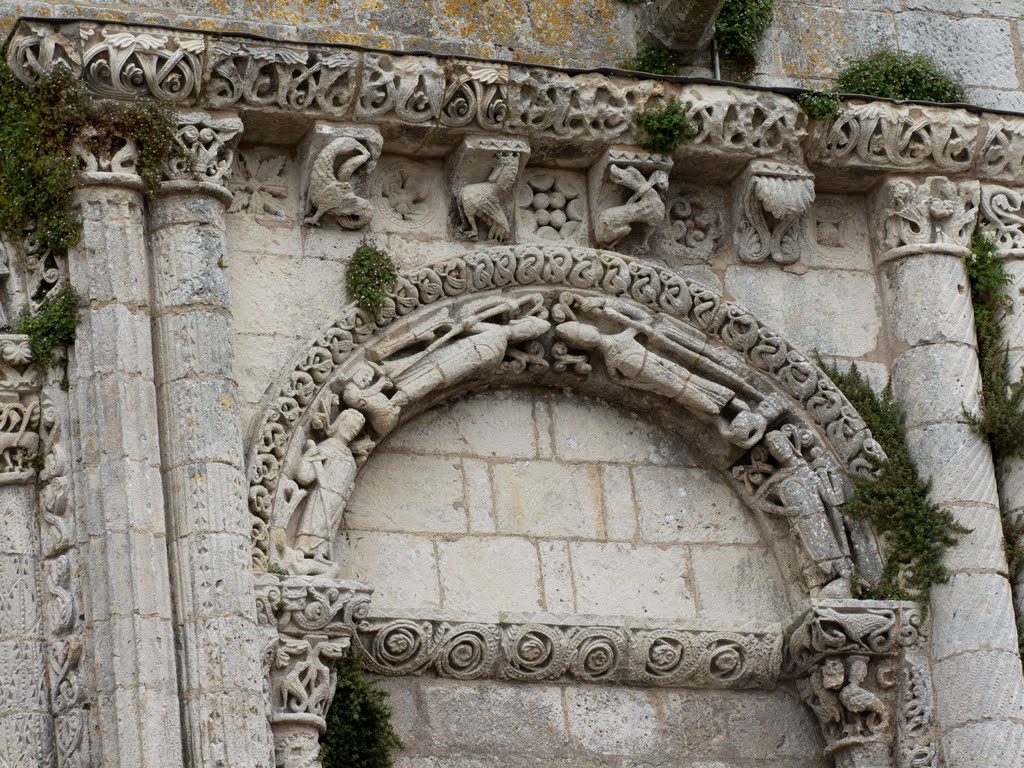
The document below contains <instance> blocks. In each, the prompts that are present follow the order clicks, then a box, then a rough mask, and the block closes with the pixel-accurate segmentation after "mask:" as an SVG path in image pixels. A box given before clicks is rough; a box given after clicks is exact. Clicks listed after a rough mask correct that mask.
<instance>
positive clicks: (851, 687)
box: [783, 600, 938, 768]
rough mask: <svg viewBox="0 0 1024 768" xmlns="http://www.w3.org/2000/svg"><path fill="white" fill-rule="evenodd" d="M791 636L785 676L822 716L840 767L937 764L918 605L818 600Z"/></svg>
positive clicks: (792, 627) (788, 633) (828, 747)
mask: <svg viewBox="0 0 1024 768" xmlns="http://www.w3.org/2000/svg"><path fill="white" fill-rule="evenodd" d="M785 634H786V644H785V651H784V661H783V673H784V674H785V675H786V676H788V677H790V678H792V679H794V680H795V681H796V685H797V689H798V691H799V692H800V695H801V697H802V698H803V699H804V701H805V703H806V704H807V705H808V706H809V707H810V708H811V710H812V711H813V712H814V714H815V715H816V716H817V718H818V722H819V724H820V726H821V730H822V735H823V736H824V737H825V753H826V754H828V755H832V756H833V758H834V760H835V764H836V766H840V767H842V768H895V767H896V766H899V768H910V766H931V767H933V768H934V766H937V765H938V747H937V744H936V743H935V741H934V735H935V734H934V733H933V725H934V718H933V716H932V712H931V673H930V669H929V666H928V661H927V655H926V653H925V652H924V648H923V646H924V643H925V640H926V635H925V627H924V624H923V621H922V616H921V612H920V609H919V608H918V607H917V606H916V605H914V604H912V603H900V602H890V601H868V600H813V601H811V605H810V607H809V609H808V610H807V611H805V612H804V613H803V614H802V615H800V616H798V617H797V618H796V619H795V620H794V621H793V622H792V623H791V624H790V626H789V627H788V628H787V630H786V632H785Z"/></svg>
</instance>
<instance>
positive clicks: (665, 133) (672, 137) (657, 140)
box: [633, 99, 699, 155]
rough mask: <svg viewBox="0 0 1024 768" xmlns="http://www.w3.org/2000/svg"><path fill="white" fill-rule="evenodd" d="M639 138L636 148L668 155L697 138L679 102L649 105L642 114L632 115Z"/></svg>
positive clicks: (695, 126) (696, 127)
mask: <svg viewBox="0 0 1024 768" xmlns="http://www.w3.org/2000/svg"><path fill="white" fill-rule="evenodd" d="M633 122H634V123H635V124H636V127H637V131H638V132H639V135H638V136H637V142H636V143H637V146H639V147H640V148H641V149H645V150H647V151H648V152H657V153H658V154H661V155H670V154H672V153H673V152H675V151H676V150H677V149H678V148H679V147H681V146H682V145H683V144H685V143H686V142H688V141H691V140H693V139H694V138H696V136H697V133H698V132H699V128H698V126H697V123H696V122H694V120H693V118H691V117H690V116H689V115H687V114H686V107H685V106H684V105H683V102H681V101H680V100H679V99H672V100H671V101H668V102H665V103H664V104H648V105H647V106H646V107H645V108H644V110H643V111H642V112H636V113H635V114H634V115H633Z"/></svg>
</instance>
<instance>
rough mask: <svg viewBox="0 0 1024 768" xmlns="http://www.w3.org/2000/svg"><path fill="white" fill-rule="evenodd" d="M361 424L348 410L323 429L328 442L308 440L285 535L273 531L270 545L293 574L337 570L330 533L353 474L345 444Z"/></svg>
mask: <svg viewBox="0 0 1024 768" xmlns="http://www.w3.org/2000/svg"><path fill="white" fill-rule="evenodd" d="M364 424H365V418H364V417H363V414H361V413H360V412H359V411H357V410H355V409H353V408H348V409H346V410H343V411H342V412H341V413H340V414H339V415H338V417H337V418H336V419H335V420H334V421H333V422H331V423H330V424H329V425H327V427H326V429H324V432H325V434H326V435H327V439H326V440H324V441H323V442H320V443H318V442H317V441H315V440H307V441H306V444H305V450H304V451H303V453H302V458H301V459H300V460H299V462H298V465H297V467H296V469H295V472H294V477H293V483H294V486H295V487H294V488H293V489H292V495H291V498H290V499H289V505H288V506H289V515H288V518H287V520H288V523H287V526H288V527H287V532H286V535H285V536H284V537H282V536H281V535H280V533H279V532H278V533H276V534H275V539H276V540H275V541H274V546H275V550H276V554H277V556H278V558H279V559H280V560H281V561H282V565H284V567H285V568H286V569H287V570H288V571H289V572H291V573H296V574H301V575H322V574H326V575H331V574H334V572H335V570H336V565H335V563H334V557H333V551H332V550H333V539H334V533H335V532H336V531H337V530H338V527H339V526H340V525H341V518H342V515H343V514H344V512H345V502H346V500H347V499H348V496H349V493H350V492H351V491H352V485H353V483H354V481H355V477H356V470H357V465H356V460H355V457H354V456H353V455H352V450H351V449H350V448H349V445H348V444H349V442H350V441H351V440H352V439H353V438H354V437H355V436H356V435H357V434H358V433H359V431H360V430H361V429H362V428H363V425H364ZM307 488H309V489H310V490H307ZM282 538H283V540H282Z"/></svg>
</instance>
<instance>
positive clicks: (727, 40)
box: [715, 0, 774, 80]
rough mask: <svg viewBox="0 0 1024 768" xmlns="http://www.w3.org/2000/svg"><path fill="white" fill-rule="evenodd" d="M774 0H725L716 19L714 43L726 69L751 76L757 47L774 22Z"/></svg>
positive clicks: (755, 61)
mask: <svg viewBox="0 0 1024 768" xmlns="http://www.w3.org/2000/svg"><path fill="white" fill-rule="evenodd" d="M773 10H774V9H773V2H772V0H725V4H724V5H723V6H722V10H721V11H719V12H718V18H717V19H716V20H715V44H716V45H717V46H718V54H719V56H721V58H722V62H723V63H724V64H725V67H726V69H728V70H732V71H733V72H734V73H735V74H736V75H737V76H738V77H739V78H740V79H741V80H749V79H750V78H751V77H753V75H754V68H755V67H756V66H757V47H758V45H760V43H761V38H762V37H763V36H764V33H765V31H766V30H767V29H768V27H770V26H771V23H772V12H773Z"/></svg>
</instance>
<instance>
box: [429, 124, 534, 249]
mask: <svg viewBox="0 0 1024 768" xmlns="http://www.w3.org/2000/svg"><path fill="white" fill-rule="evenodd" d="M529 158H530V144H529V142H527V141H526V140H525V139H519V138H500V139H499V138H496V137H493V136H467V137H466V138H464V139H463V140H462V143H461V144H460V145H459V147H458V148H457V149H456V150H455V151H454V152H452V153H451V154H450V155H449V156H448V159H447V166H448V179H449V187H450V188H451V189H452V190H453V192H454V195H455V201H454V203H455V204H454V206H453V215H454V216H455V217H457V219H456V222H455V225H456V227H457V229H458V230H459V232H461V234H462V235H463V236H465V237H467V238H469V239H470V240H481V241H492V242H498V243H505V242H508V241H509V240H511V238H512V232H513V231H514V227H513V222H514V221H515V204H514V196H515V188H516V183H517V182H518V181H519V177H520V176H521V175H522V172H523V168H525V167H526V161H527V160H528V159H529Z"/></svg>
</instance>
